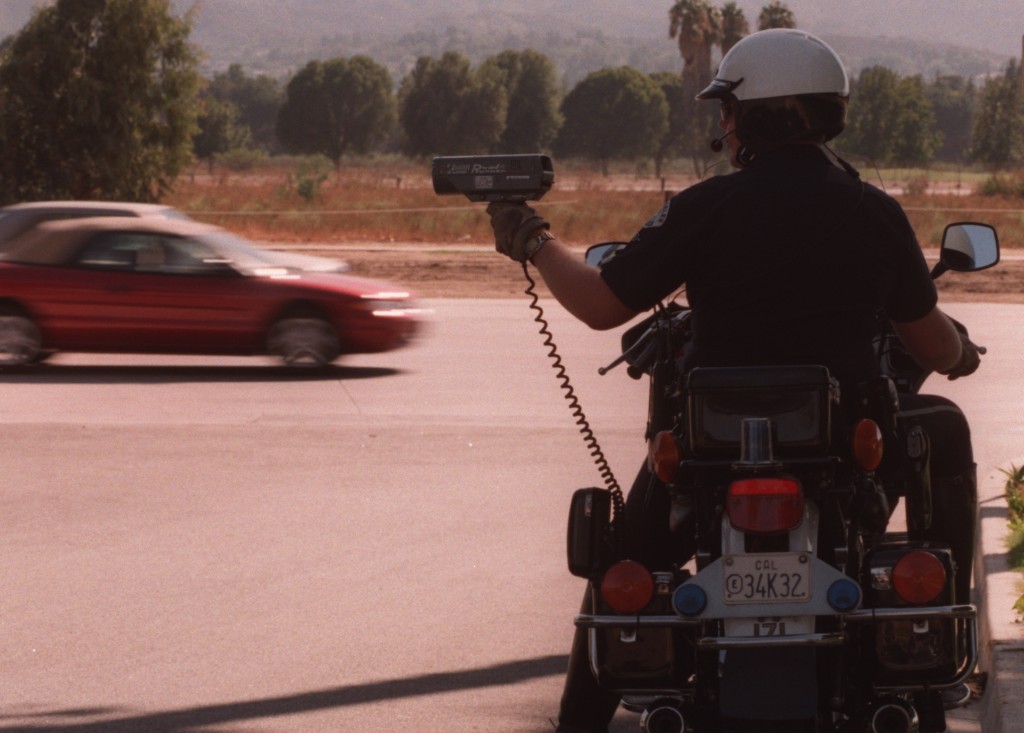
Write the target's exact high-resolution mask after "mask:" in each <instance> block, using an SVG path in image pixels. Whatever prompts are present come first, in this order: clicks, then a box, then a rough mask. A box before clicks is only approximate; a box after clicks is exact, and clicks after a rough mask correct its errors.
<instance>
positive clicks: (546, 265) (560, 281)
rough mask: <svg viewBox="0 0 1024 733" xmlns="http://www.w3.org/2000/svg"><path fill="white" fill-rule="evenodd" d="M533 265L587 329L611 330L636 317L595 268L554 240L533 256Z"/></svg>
mask: <svg viewBox="0 0 1024 733" xmlns="http://www.w3.org/2000/svg"><path fill="white" fill-rule="evenodd" d="M533 264H534V266H536V268H537V270H538V271H540V274H541V277H543V278H544V283H545V284H546V285H547V286H548V289H549V290H550V291H551V294H552V295H554V296H555V298H556V299H557V300H558V302H559V303H561V304H562V306H564V307H565V309H566V310H567V311H569V312H570V313H571V314H573V315H574V316H576V317H577V318H578V319H580V320H581V321H583V322H584V323H585V324H587V325H588V326H590V327H591V328H594V329H597V330H601V331H603V330H606V329H609V328H615V327H616V326H621V325H622V324H623V323H625V322H626V321H628V320H630V319H631V318H633V316H635V315H636V311H634V310H632V309H630V308H628V307H626V306H625V305H623V303H622V301H621V300H619V299H618V297H617V296H616V295H615V293H613V292H612V290H611V288H609V287H608V284H607V283H606V282H605V281H604V279H603V278H602V277H601V273H600V271H599V270H598V269H597V268H595V267H591V266H590V265H588V264H587V263H586V262H584V261H583V260H582V259H581V258H580V257H579V255H578V254H576V253H574V252H572V251H571V250H570V249H569V248H568V247H566V246H565V245H564V244H562V243H561V242H560V241H558V239H549V240H548V241H547V242H546V243H545V244H544V246H543V247H542V248H541V250H540V251H539V252H538V253H537V254H536V255H534V257H533Z"/></svg>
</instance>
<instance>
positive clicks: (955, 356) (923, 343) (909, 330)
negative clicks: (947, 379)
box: [892, 306, 963, 372]
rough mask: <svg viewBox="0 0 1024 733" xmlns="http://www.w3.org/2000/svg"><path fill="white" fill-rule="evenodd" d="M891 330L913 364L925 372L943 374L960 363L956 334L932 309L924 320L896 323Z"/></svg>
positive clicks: (936, 310)
mask: <svg viewBox="0 0 1024 733" xmlns="http://www.w3.org/2000/svg"><path fill="white" fill-rule="evenodd" d="M892 325H893V328H894V329H896V333H897V334H898V335H899V337H900V340H901V341H902V342H903V345H904V346H905V347H906V348H907V351H909V352H910V355H911V356H912V357H914V360H915V361H916V362H917V363H918V364H920V365H921V366H922V367H924V368H925V369H930V370H931V371H935V372H946V371H948V370H950V369H952V368H953V367H954V366H956V365H957V363H958V362H959V361H960V356H961V353H962V348H963V347H962V345H961V341H960V334H959V333H957V330H956V327H955V326H954V325H953V322H952V321H951V320H950V319H949V317H948V316H947V315H946V314H945V313H943V312H942V311H941V310H940V309H939V307H938V306H935V307H934V308H932V309H931V311H930V312H929V313H928V315H926V316H925V317H924V318H919V319H918V320H916V321H908V322H903V323H897V322H895V321H893V324H892Z"/></svg>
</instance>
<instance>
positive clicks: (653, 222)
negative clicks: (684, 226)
mask: <svg viewBox="0 0 1024 733" xmlns="http://www.w3.org/2000/svg"><path fill="white" fill-rule="evenodd" d="M671 206H672V201H671V200H669V201H666V202H665V205H664V206H662V207H661V209H660V210H659V211H658V213H657V214H655V215H654V216H652V217H651V218H650V219H648V220H647V223H646V224H644V229H656V228H657V227H660V226H661V225H662V224H664V223H665V220H666V219H668V210H669V208H670V207H671Z"/></svg>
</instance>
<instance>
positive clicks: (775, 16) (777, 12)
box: [757, 0, 796, 31]
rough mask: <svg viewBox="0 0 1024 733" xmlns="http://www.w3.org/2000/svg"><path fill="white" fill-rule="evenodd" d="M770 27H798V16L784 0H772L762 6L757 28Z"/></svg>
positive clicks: (761, 29)
mask: <svg viewBox="0 0 1024 733" xmlns="http://www.w3.org/2000/svg"><path fill="white" fill-rule="evenodd" d="M768 28H796V16H795V15H793V11H792V10H790V9H789V8H788V7H787V6H786V3H784V2H782V0H772V1H771V2H770V3H768V4H767V5H765V6H764V7H763V8H761V14H760V15H759V16H757V29H758V30H759V31H763V30H767V29H768Z"/></svg>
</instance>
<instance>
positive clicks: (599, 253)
mask: <svg viewBox="0 0 1024 733" xmlns="http://www.w3.org/2000/svg"><path fill="white" fill-rule="evenodd" d="M625 248H626V243H625V242H602V243H601V244H594V245H591V246H590V247H588V248H587V254H586V255H585V256H584V257H585V259H586V262H587V264H588V265H590V266H591V267H596V268H597V269H599V270H600V269H601V268H602V267H604V266H605V265H606V264H607V263H608V262H610V261H611V260H612V258H613V257H615V255H617V254H618V253H619V252H621V251H622V250H623V249H625Z"/></svg>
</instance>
